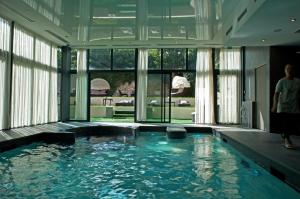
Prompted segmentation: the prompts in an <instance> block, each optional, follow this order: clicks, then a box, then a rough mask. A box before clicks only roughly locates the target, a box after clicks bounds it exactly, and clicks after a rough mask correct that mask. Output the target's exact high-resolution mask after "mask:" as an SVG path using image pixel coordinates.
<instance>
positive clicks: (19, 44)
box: [11, 26, 57, 127]
mask: <svg viewBox="0 0 300 199" xmlns="http://www.w3.org/2000/svg"><path fill="white" fill-rule="evenodd" d="M14 33H15V34H14V43H13V46H14V57H13V74H12V95H11V96H12V99H11V127H22V126H29V125H36V124H43V123H48V122H55V121H57V105H56V106H55V105H54V104H57V71H56V68H57V67H56V64H57V63H56V61H57V52H56V51H57V49H56V48H55V47H53V48H52V47H51V44H50V43H47V42H45V41H44V40H41V39H34V37H33V36H32V35H31V34H30V33H28V32H26V31H24V30H23V29H22V28H19V27H18V26H16V27H15V30H14Z"/></svg>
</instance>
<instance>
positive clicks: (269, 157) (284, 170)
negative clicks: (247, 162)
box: [215, 128, 300, 191]
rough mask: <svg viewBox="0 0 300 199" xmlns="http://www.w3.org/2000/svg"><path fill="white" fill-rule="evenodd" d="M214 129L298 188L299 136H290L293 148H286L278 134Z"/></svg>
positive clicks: (299, 173)
mask: <svg viewBox="0 0 300 199" xmlns="http://www.w3.org/2000/svg"><path fill="white" fill-rule="evenodd" d="M215 131H216V132H220V133H221V137H222V138H225V139H226V140H228V142H229V143H230V144H231V145H233V146H234V147H235V148H237V149H238V150H239V151H241V152H242V153H244V154H245V155H246V156H248V157H250V158H251V159H253V160H254V161H255V162H257V163H258V164H260V165H261V166H263V167H264V168H266V169H267V170H269V171H270V172H271V173H273V174H274V175H275V176H276V175H278V176H277V177H279V178H282V180H284V181H286V182H287V183H289V184H291V185H292V186H294V187H295V188H296V189H297V190H298V191H299V190H300V137H299V136H292V137H291V140H292V142H293V145H294V149H286V148H285V147H284V146H283V139H282V138H281V135H279V134H274V133H267V132H263V131H259V130H254V129H252V130H249V129H248V130H247V129H240V128H225V129H218V128H217V129H215Z"/></svg>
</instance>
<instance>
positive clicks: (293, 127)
mask: <svg viewBox="0 0 300 199" xmlns="http://www.w3.org/2000/svg"><path fill="white" fill-rule="evenodd" d="M276 123H277V124H276V126H278V130H279V131H280V133H281V135H282V137H283V138H287V139H289V138H290V135H292V134H299V126H300V114H298V113H276Z"/></svg>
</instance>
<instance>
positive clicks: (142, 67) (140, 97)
mask: <svg viewBox="0 0 300 199" xmlns="http://www.w3.org/2000/svg"><path fill="white" fill-rule="evenodd" d="M147 70H148V49H139V52H138V67H137V82H138V83H137V85H138V87H137V96H136V101H137V104H136V105H137V107H136V111H137V112H136V115H137V120H138V121H145V120H146V119H147V118H146V116H147Z"/></svg>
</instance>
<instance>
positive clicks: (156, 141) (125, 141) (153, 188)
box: [0, 132, 300, 199]
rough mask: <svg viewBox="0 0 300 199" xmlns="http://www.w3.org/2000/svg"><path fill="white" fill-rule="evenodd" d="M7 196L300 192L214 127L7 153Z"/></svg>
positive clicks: (1, 191)
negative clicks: (213, 132)
mask: <svg viewBox="0 0 300 199" xmlns="http://www.w3.org/2000/svg"><path fill="white" fill-rule="evenodd" d="M0 176H1V178H0V185H1V186H0V198H1V199H6V198H178V199H183V198H205V199H208V198H249V199H253V198H266V199H267V198H270V199H275V198H278V199H279V198H280V199H281V198H289V199H293V198H300V194H299V193H298V192H296V191H295V190H294V189H292V188H291V187H289V186H288V185H287V184H285V183H283V182H282V181H280V180H279V179H277V178H275V177H274V176H272V175H271V174H269V173H268V172H267V171H265V170H264V169H262V168H260V167H259V166H258V165H256V164H254V163H253V162H252V161H251V160H249V159H247V158H245V157H244V156H242V155H241V154H239V152H237V151H235V150H234V149H233V148H231V147H230V146H228V145H227V144H226V143H223V142H222V141H221V140H220V139H219V138H217V137H215V136H212V135H210V134H188V136H187V138H185V139H180V140H171V139H168V138H167V137H166V136H165V135H164V133H158V132H155V133H154V132H143V133H139V135H138V136H137V137H130V136H129V137H128V136H117V137H96V136H92V137H80V138H77V139H76V143H75V144H74V145H70V146H62V145H56V144H50V145H47V144H44V143H35V144H31V145H27V146H23V147H20V148H17V149H14V150H10V151H6V152H3V153H1V156H0Z"/></svg>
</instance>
